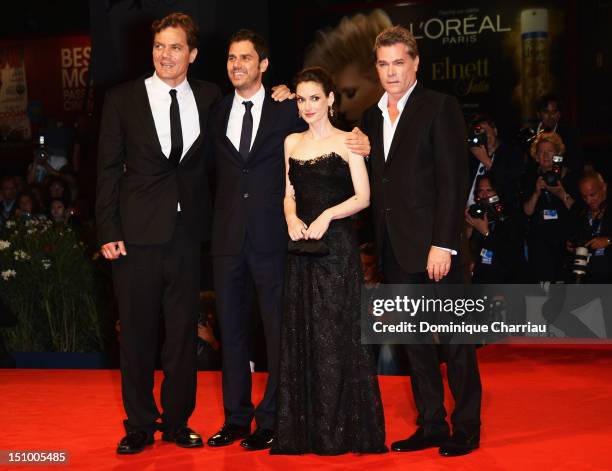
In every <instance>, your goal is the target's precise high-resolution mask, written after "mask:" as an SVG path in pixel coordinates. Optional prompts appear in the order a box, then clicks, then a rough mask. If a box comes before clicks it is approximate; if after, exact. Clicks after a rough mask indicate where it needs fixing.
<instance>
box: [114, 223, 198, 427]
mask: <svg viewBox="0 0 612 471" xmlns="http://www.w3.org/2000/svg"><path fill="white" fill-rule="evenodd" d="M126 251H127V256H124V257H121V258H119V259H118V260H115V261H113V262H112V267H113V282H114V285H115V293H116V295H117V299H118V302H119V319H120V321H121V332H120V352H121V357H120V361H121V387H122V397H123V405H124V408H125V412H126V414H127V420H126V421H125V422H124V425H125V428H126V430H127V431H134V430H145V431H147V432H148V433H153V432H154V431H155V430H156V428H157V427H158V426H157V425H156V421H157V420H158V419H159V418H160V417H161V421H162V424H161V427H162V428H163V429H164V430H173V429H176V428H178V427H182V426H185V425H187V420H188V419H189V417H190V416H191V414H192V412H193V410H194V408H195V400H196V382H197V376H196V374H197V353H196V339H197V322H198V311H199V283H200V265H199V261H200V258H199V253H200V243H199V242H197V241H194V240H192V239H191V238H190V237H189V236H188V235H187V234H186V232H185V229H184V227H183V225H182V223H181V221H180V219H179V221H178V222H177V225H176V229H175V231H174V235H173V237H172V239H171V240H170V241H169V242H167V243H165V244H162V245H132V244H128V245H127V247H126ZM161 322H163V326H164V331H165V337H164V343H163V347H162V351H161V364H162V369H163V372H164V379H163V382H162V387H161V408H162V414H161V415H160V412H159V410H158V408H157V405H156V403H155V399H154V397H153V382H154V370H155V359H156V354H157V351H158V341H159V330H160V325H161Z"/></svg>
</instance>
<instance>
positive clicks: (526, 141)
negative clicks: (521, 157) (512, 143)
mask: <svg viewBox="0 0 612 471" xmlns="http://www.w3.org/2000/svg"><path fill="white" fill-rule="evenodd" d="M537 136H538V131H537V129H534V128H532V127H526V128H523V129H521V130H520V131H519V132H518V133H517V134H516V138H515V139H516V142H517V144H518V145H519V146H521V148H523V149H528V148H529V146H530V145H531V143H532V142H533V140H534V139H535V138H536V137H537Z"/></svg>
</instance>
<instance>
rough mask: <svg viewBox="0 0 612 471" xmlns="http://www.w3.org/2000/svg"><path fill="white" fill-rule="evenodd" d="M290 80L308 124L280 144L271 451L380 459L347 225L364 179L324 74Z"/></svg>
mask: <svg viewBox="0 0 612 471" xmlns="http://www.w3.org/2000/svg"><path fill="white" fill-rule="evenodd" d="M295 84H296V95H297V97H296V98H297V104H298V109H299V112H300V114H301V116H302V117H303V119H304V120H305V121H306V123H308V125H309V128H308V130H307V131H305V132H303V133H297V134H292V135H290V136H288V137H287V139H286V140H285V161H286V168H287V187H286V195H285V203H284V204H285V218H286V220H287V226H288V230H289V236H290V238H291V242H290V253H289V256H288V262H287V271H286V279H285V310H284V314H283V327H282V334H281V359H280V362H281V367H280V368H281V370H280V374H281V376H280V384H279V389H278V412H277V430H276V442H275V445H274V446H273V448H272V451H271V453H273V454H301V453H317V454H321V455H336V454H340V453H346V452H356V453H381V452H384V451H386V450H387V449H386V447H385V429H384V416H383V410H382V403H381V399H380V391H379V388H378V380H377V376H376V367H375V359H374V356H373V353H372V351H371V349H370V348H369V347H368V346H367V345H362V344H361V330H360V322H359V320H360V293H361V291H360V290H361V284H362V273H361V266H360V258H359V247H358V243H357V236H356V233H355V231H354V229H353V226H352V223H351V221H350V219H349V216H351V215H353V214H355V213H357V212H359V211H361V210H362V209H364V208H366V207H367V206H368V205H369V197H370V188H369V183H368V174H367V170H366V166H365V162H364V160H363V157H361V156H358V155H356V154H353V153H351V152H350V151H349V150H348V149H347V148H346V146H345V144H344V140H345V138H346V134H347V133H345V132H343V131H341V130H339V129H337V128H335V127H334V126H333V125H332V124H331V122H330V120H329V115H330V114H332V113H333V111H332V110H333V108H332V106H333V101H334V94H333V92H332V81H331V78H330V76H329V74H328V73H327V72H326V71H325V70H324V69H322V68H319V67H312V68H308V69H304V70H303V71H302V72H300V73H299V74H298V75H297V77H296V81H295Z"/></svg>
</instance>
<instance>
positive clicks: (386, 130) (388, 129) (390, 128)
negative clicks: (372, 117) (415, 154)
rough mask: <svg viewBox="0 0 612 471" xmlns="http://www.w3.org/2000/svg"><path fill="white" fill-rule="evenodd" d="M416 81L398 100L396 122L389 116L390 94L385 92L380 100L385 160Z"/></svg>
mask: <svg viewBox="0 0 612 471" xmlns="http://www.w3.org/2000/svg"><path fill="white" fill-rule="evenodd" d="M416 84H417V83H416V81H415V82H414V83H413V84H412V87H410V88H409V89H408V91H407V92H406V93H405V94H404V96H402V97H401V98H400V99H399V101H398V102H397V110H398V111H399V114H398V115H397V118H395V122H393V123H392V122H391V117H390V116H389V110H388V109H387V106H388V105H389V94H388V93H387V92H385V93H384V94H383V96H382V97H381V98H380V100H379V101H378V107H379V108H380V110H381V111H382V115H383V141H384V150H385V162H386V161H387V157H388V155H389V149H391V143H392V142H393V136H395V130H396V129H397V123H399V120H400V118H401V117H402V111H404V107H405V106H406V102H407V101H408V98H409V97H410V94H411V93H412V90H414V87H416Z"/></svg>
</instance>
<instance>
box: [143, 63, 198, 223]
mask: <svg viewBox="0 0 612 471" xmlns="http://www.w3.org/2000/svg"><path fill="white" fill-rule="evenodd" d="M145 88H146V89H147V96H148V97H149V105H150V106H151V112H152V113H153V121H154V122H155V130H156V131H157V138H158V139H159V144H160V146H161V150H162V152H163V154H164V155H165V156H166V157H167V158H170V149H171V148H172V139H171V137H170V104H171V103H172V97H171V96H170V90H172V87H171V86H170V85H168V84H167V83H166V82H164V81H163V80H162V79H160V78H159V77H158V76H157V74H156V73H154V74H153V75H152V76H151V77H149V78H147V79H145ZM174 89H175V90H176V99H177V101H178V105H179V113H180V116H181V129H182V131H183V153H182V154H181V159H182V158H183V157H185V154H186V153H187V152H188V151H189V148H190V147H191V146H192V145H193V143H194V142H195V140H196V139H197V138H198V136H199V135H200V115H199V114H198V106H197V105H196V101H195V96H193V91H192V90H191V87H190V86H189V82H187V79H185V80H183V81H182V82H181V83H180V84H179V85H178V86H176V87H174ZM177 210H178V211H180V210H181V205H180V203H179V204H178V205H177Z"/></svg>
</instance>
